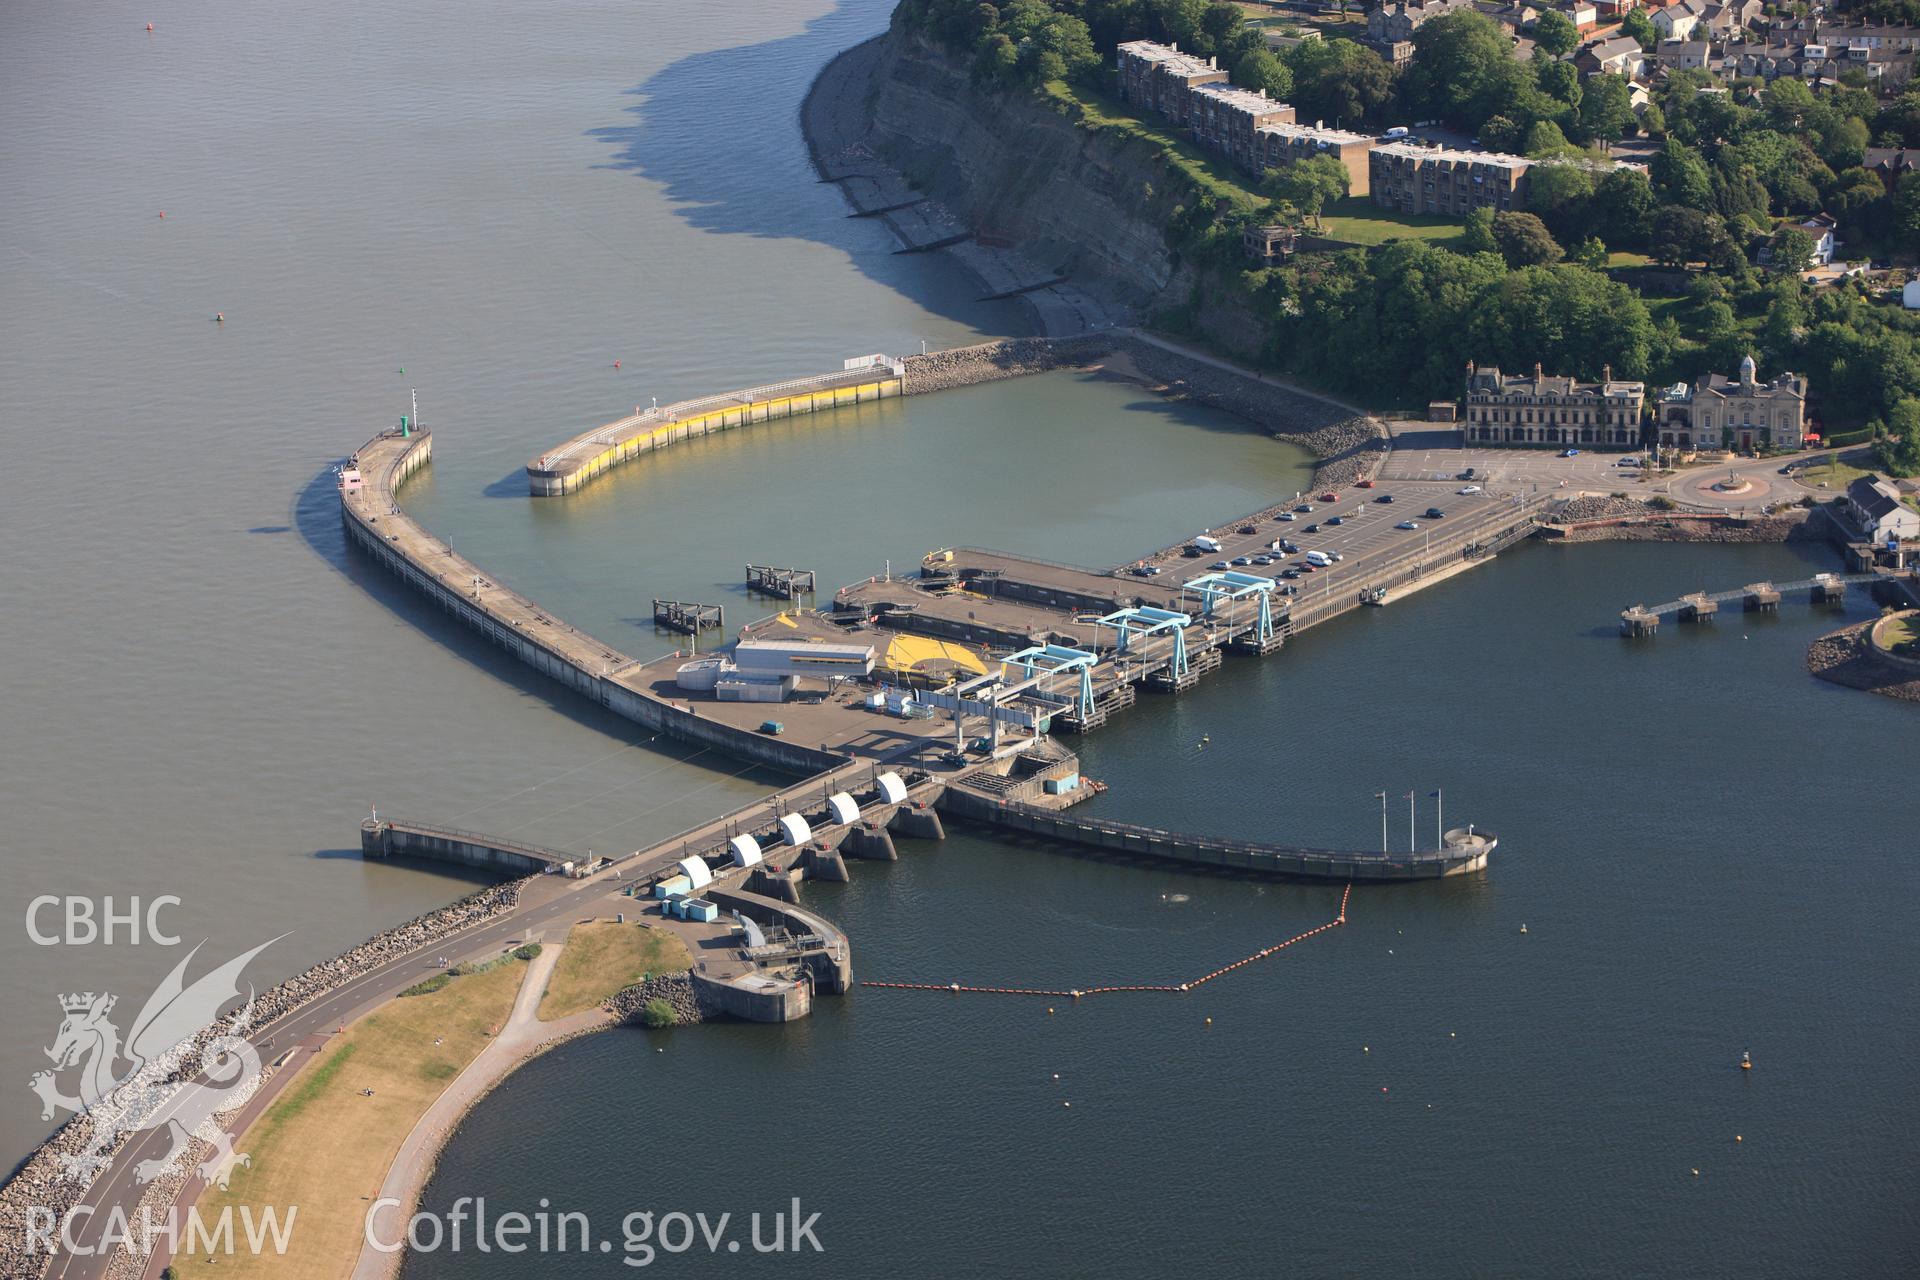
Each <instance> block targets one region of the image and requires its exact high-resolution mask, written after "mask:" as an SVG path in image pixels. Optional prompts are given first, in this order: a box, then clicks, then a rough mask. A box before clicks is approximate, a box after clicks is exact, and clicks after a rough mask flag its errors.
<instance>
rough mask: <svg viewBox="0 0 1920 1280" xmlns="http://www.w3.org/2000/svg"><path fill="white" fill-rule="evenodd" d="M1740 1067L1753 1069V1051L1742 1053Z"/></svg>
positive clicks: (1748, 1069) (1746, 1069)
mask: <svg viewBox="0 0 1920 1280" xmlns="http://www.w3.org/2000/svg"><path fill="white" fill-rule="evenodd" d="M1740 1069H1741V1070H1742V1071H1751V1070H1753V1054H1752V1053H1751V1052H1743V1053H1742V1054H1741V1055H1740Z"/></svg>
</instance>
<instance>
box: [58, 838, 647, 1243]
mask: <svg viewBox="0 0 1920 1280" xmlns="http://www.w3.org/2000/svg"><path fill="white" fill-rule="evenodd" d="M677 855H678V849H677V847H676V848H675V850H674V851H673V852H672V854H671V855H669V856H666V857H664V858H663V859H661V860H659V865H660V866H664V865H665V864H666V863H668V862H671V861H672V860H673V857H675V856H677ZM656 869H658V867H655V866H641V865H639V864H635V863H616V864H615V865H614V866H613V867H612V868H610V869H608V870H606V871H602V872H600V873H599V874H597V875H595V876H593V877H591V878H589V879H586V880H564V879H561V878H559V877H557V876H552V877H540V878H538V879H535V880H533V881H531V882H529V883H528V884H527V886H526V887H525V888H524V889H522V890H521V895H520V902H519V905H517V906H516V907H515V908H514V909H513V910H512V911H509V912H507V913H506V914H505V915H502V916H496V917H494V918H493V919H491V920H486V921H482V922H480V923H477V924H474V925H470V926H468V927H467V928H466V929H464V930H462V931H460V932H458V933H455V934H452V935H450V936H449V937H447V938H446V939H444V940H442V941H441V942H439V943H436V944H434V945H432V946H428V947H424V948H422V949H421V950H419V951H416V952H412V953H410V954H408V955H405V956H402V957H399V958H397V959H394V960H391V961H388V962H387V963H386V964H383V965H381V966H380V967H379V968H377V969H374V970H372V971H370V972H368V973H365V974H363V975H361V976H360V977H358V978H355V979H354V980H353V981H351V982H349V983H346V984H345V985H343V986H341V987H339V988H337V989H335V990H333V991H331V992H329V993H327V994H326V995H324V996H322V997H320V998H319V999H317V1000H314V1001H311V1002H309V1003H307V1004H304V1005H302V1006H300V1007H299V1008H297V1009H294V1010H292V1011H290V1012H289V1013H287V1014H285V1015H283V1016H282V1017H280V1018H278V1019H276V1020H275V1021H273V1022H269V1023H265V1024H263V1025H261V1026H259V1027H257V1028H255V1029H254V1031H253V1033H252V1034H251V1035H249V1036H248V1039H249V1040H250V1041H251V1042H252V1043H253V1045H254V1047H255V1049H257V1050H258V1051H259V1053H260V1059H261V1061H262V1062H263V1063H267V1062H272V1061H274V1060H275V1059H276V1058H277V1057H279V1056H280V1055H281V1054H284V1053H286V1052H287V1051H288V1050H289V1049H293V1050H295V1052H296V1054H297V1055H304V1056H307V1057H310V1056H312V1055H314V1054H316V1053H318V1052H319V1051H320V1050H321V1049H322V1048H324V1047H325V1044H326V1041H327V1039H328V1037H330V1036H332V1035H333V1034H334V1033H335V1032H336V1031H337V1030H338V1029H340V1028H342V1027H345V1026H346V1025H347V1024H348V1023H350V1022H352V1021H353V1020H354V1019H356V1018H359V1017H361V1016H363V1015H365V1014H367V1013H370V1012H372V1011H373V1010H375V1009H377V1008H379V1007H380V1006H381V1005H383V1004H385V1003H386V1002H387V1001H389V1000H391V999H393V998H394V997H395V996H396V995H398V994H399V993H400V992H401V991H402V990H404V989H405V988H407V987H410V986H412V985H413V984H415V983H416V982H419V981H420V980H421V979H422V978H425V977H429V976H431V975H432V974H434V973H437V972H439V971H440V970H439V965H438V963H437V960H438V959H439V958H440V957H442V956H444V957H446V958H447V959H448V960H449V961H450V962H453V963H459V962H461V961H466V960H480V959H487V958H490V957H492V956H496V955H498V954H500V952H501V951H502V950H504V949H506V947H507V946H508V944H509V943H513V944H515V945H517V944H518V943H519V942H523V941H528V940H532V939H534V938H535V937H537V936H538V935H540V934H542V933H544V932H546V931H548V930H555V929H559V928H563V927H565V926H567V925H571V924H572V923H573V922H574V921H576V920H578V919H582V918H585V916H586V915H587V914H600V911H599V910H598V909H597V908H596V904H597V902H598V900H599V899H601V898H613V899H614V900H615V901H622V902H624V901H626V899H623V898H621V897H620V896H619V895H620V889H621V887H622V886H623V885H624V884H629V883H632V882H633V880H634V879H635V877H636V875H639V876H644V875H646V874H648V873H649V872H650V871H652V870H656ZM590 908H594V910H592V911H591V912H590V911H589V909H590ZM303 1065H305V1063H304V1061H303V1060H302V1057H301V1056H296V1057H294V1058H292V1059H290V1060H289V1061H288V1062H287V1063H286V1065H285V1066H283V1067H281V1068H280V1069H279V1070H277V1071H275V1072H274V1073H273V1075H272V1076H270V1077H269V1078H268V1079H267V1080H265V1081H264V1082H263V1083H262V1084H261V1086H260V1088H259V1090H258V1091H257V1092H256V1094H255V1095H254V1097H253V1098H252V1099H251V1100H250V1101H249V1102H248V1103H247V1105H246V1107H245V1108H244V1109H243V1110H242V1112H241V1113H240V1115H239V1116H238V1117H237V1118H236V1119H235V1120H234V1121H233V1122H232V1124H231V1126H230V1128H229V1131H230V1132H242V1131H243V1130H244V1127H245V1126H246V1125H249V1124H251V1123H252V1122H253V1121H254V1120H255V1119H256V1118H257V1117H258V1116H259V1115H260V1113H261V1112H262V1111H264V1110H265V1109H266V1108H267V1106H268V1105H270V1103H271V1102H272V1100H273V1099H274V1097H276V1096H277V1095H278V1094H279V1092H280V1091H281V1090H282V1089H284V1088H285V1087H286V1085H287V1084H288V1082H290V1081H291V1080H292V1079H294V1077H295V1076H296V1075H297V1074H298V1071H299V1068H300V1067H302V1066H303ZM183 1092H184V1091H183ZM178 1096H180V1095H176V1097H178ZM170 1145H171V1140H170V1139H169V1138H168V1137H167V1130H166V1127H165V1126H164V1125H162V1126H160V1127H158V1128H154V1129H149V1130H147V1131H145V1132H143V1133H141V1134H139V1135H138V1136H136V1137H135V1138H134V1139H133V1140H131V1141H130V1142H128V1143H127V1145H126V1147H125V1148H124V1149H122V1150H121V1152H120V1153H119V1154H118V1155H117V1156H115V1157H114V1159H113V1163H112V1164H110V1165H109V1166H108V1167H107V1168H106V1169H105V1170H103V1171H102V1173H101V1174H100V1176H99V1177H98V1178H97V1179H95V1181H94V1183H93V1185H92V1186H91V1187H89V1188H88V1190H87V1194H86V1195H84V1196H82V1197H81V1199H80V1203H81V1204H83V1205H86V1206H89V1207H91V1208H92V1209H93V1210H94V1213H93V1216H92V1217H91V1218H87V1219H84V1220H82V1221H81V1222H79V1223H77V1224H76V1225H75V1229H74V1231H73V1236H74V1240H75V1243H76V1244H78V1245H80V1246H81V1247H82V1248H85V1249H88V1250H89V1251H90V1252H89V1253H87V1254H84V1255H83V1254H79V1253H67V1252H61V1253H60V1254H58V1255H57V1256H56V1257H55V1258H54V1260H53V1264H52V1265H51V1266H50V1267H49V1268H48V1270H47V1271H46V1273H45V1274H46V1275H47V1276H49V1277H52V1278H53V1280H94V1278H95V1277H103V1276H105V1275H106V1274H107V1269H108V1266H109V1264H110V1263H111V1262H112V1261H113V1256H114V1253H115V1252H116V1251H115V1250H112V1249H106V1250H100V1249H97V1248H96V1246H98V1244H99V1243H100V1240H101V1237H102V1234H103V1232H104V1231H105V1229H106V1228H107V1226H108V1223H109V1221H110V1220H111V1219H113V1218H115V1217H116V1216H119V1215H115V1214H114V1213H113V1210H114V1209H116V1208H117V1209H119V1211H120V1214H121V1215H125V1217H124V1221H125V1222H127V1223H129V1224H132V1225H133V1228H134V1232H135V1238H136V1239H137V1237H138V1226H139V1222H138V1219H137V1218H136V1217H135V1214H136V1213H137V1211H138V1207H139V1203H140V1199H141V1196H142V1195H143V1194H144V1193H145V1192H146V1190H147V1188H146V1187H145V1186H144V1185H142V1184H141V1183H140V1182H138V1181H137V1180H136V1178H135V1166H136V1165H137V1164H138V1163H139V1162H140V1161H142V1160H152V1159H159V1158H161V1157H163V1156H165V1154H166V1152H167V1149H168V1147H169V1146H170ZM244 1147H245V1144H244V1143H240V1144H239V1147H238V1149H242V1150H244ZM204 1188H205V1184H204V1183H203V1182H201V1181H200V1180H199V1178H198V1175H197V1173H196V1174H194V1175H193V1176H192V1177H190V1178H189V1181H188V1183H187V1187H186V1191H185V1194H184V1196H183V1202H184V1203H186V1204H191V1203H193V1202H194V1201H195V1200H196V1199H197V1198H198V1196H199V1195H200V1194H201V1192H202V1191H203V1190H204ZM278 1207H279V1208H280V1209H282V1210H283V1211H284V1210H285V1209H286V1208H287V1207H288V1206H284V1205H282V1206H278ZM162 1265H164V1263H163V1261H162V1260H161V1259H159V1258H156V1259H155V1260H154V1261H153V1264H152V1265H150V1266H149V1267H148V1269H147V1274H148V1275H149V1276H157V1275H158V1274H159V1271H160V1267H161V1266H162Z"/></svg>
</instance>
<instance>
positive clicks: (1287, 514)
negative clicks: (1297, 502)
mask: <svg viewBox="0 0 1920 1280" xmlns="http://www.w3.org/2000/svg"><path fill="white" fill-rule="evenodd" d="M1274 519H1275V520H1289V521H1290V520H1292V519H1293V512H1291V511H1282V512H1281V513H1280V514H1279V515H1277V516H1275V517H1274Z"/></svg>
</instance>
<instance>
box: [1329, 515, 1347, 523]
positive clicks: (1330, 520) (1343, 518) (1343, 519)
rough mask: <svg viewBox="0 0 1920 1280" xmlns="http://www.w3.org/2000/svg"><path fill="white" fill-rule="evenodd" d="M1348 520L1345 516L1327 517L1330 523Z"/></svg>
mask: <svg viewBox="0 0 1920 1280" xmlns="http://www.w3.org/2000/svg"><path fill="white" fill-rule="evenodd" d="M1346 522H1347V518H1346V517H1345V516H1330V517H1328V519H1327V523H1328V524H1345V523H1346Z"/></svg>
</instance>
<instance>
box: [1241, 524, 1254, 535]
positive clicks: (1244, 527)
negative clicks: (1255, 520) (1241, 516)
mask: <svg viewBox="0 0 1920 1280" xmlns="http://www.w3.org/2000/svg"><path fill="white" fill-rule="evenodd" d="M1240 532H1241V533H1252V532H1254V528H1253V526H1252V525H1250V524H1243V525H1241V526H1240Z"/></svg>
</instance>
